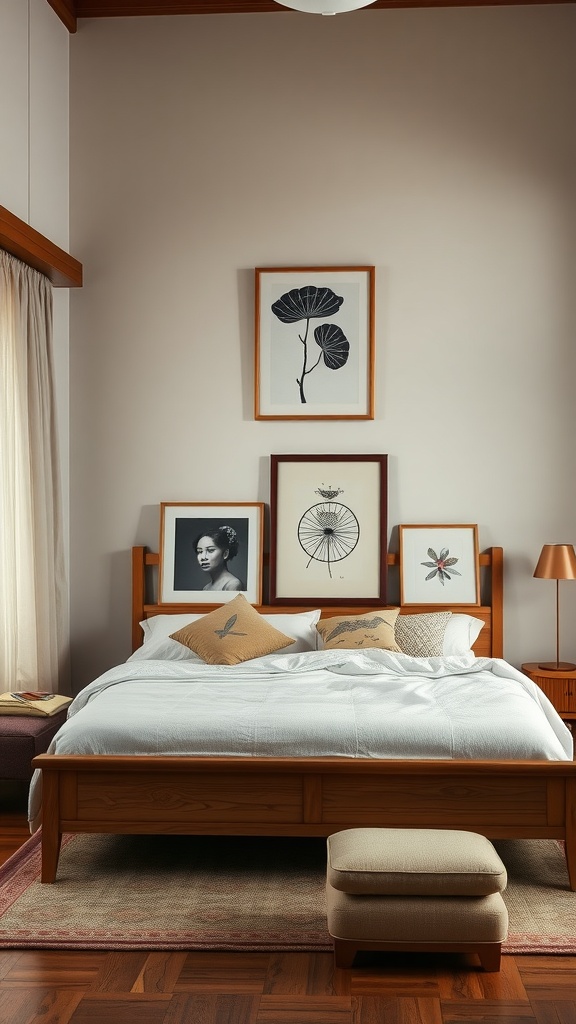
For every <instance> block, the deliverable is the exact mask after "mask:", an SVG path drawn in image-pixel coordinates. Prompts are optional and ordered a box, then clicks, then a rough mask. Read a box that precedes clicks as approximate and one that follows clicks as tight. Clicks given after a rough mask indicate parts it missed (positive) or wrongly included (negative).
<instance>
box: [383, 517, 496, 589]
mask: <svg viewBox="0 0 576 1024" xmlns="http://www.w3.org/2000/svg"><path fill="white" fill-rule="evenodd" d="M398 531H399V537H400V601H401V603H402V604H403V605H409V604H438V605H458V604H462V605H479V604H480V563H479V550H478V527H477V526H476V525H470V526H468V525H457V526H442V525H436V524H435V525H432V526H416V525H414V526H413V525H403V526H399V527H398Z"/></svg>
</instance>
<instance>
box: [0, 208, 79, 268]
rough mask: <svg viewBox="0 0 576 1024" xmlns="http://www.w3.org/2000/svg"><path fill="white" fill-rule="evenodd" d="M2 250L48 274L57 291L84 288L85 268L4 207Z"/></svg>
mask: <svg viewBox="0 0 576 1024" xmlns="http://www.w3.org/2000/svg"><path fill="white" fill-rule="evenodd" d="M0 249H5V250H6V252H9V253H11V255H12V256H16V257H17V258H18V259H19V260H22V262H23V263H26V264H27V265H28V266H29V267H34V270H39V271H40V273H41V274H45V275H46V277H47V278H48V279H49V280H50V281H51V282H52V284H53V285H54V287H55V288H81V287H82V264H81V263H79V262H78V260H75V259H74V257H73V256H70V254H69V253H67V252H65V251H64V249H60V248H59V247H58V246H57V245H54V242H51V241H50V239H49V238H46V237H45V236H44V235H41V234H40V232H39V231H35V230H34V228H31V227H30V225H29V224H27V223H26V221H24V220H20V218H19V217H16V216H15V214H13V213H10V210H6V209H5V207H4V206H0Z"/></svg>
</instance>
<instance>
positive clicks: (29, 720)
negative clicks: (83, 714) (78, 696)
mask: <svg viewBox="0 0 576 1024" xmlns="http://www.w3.org/2000/svg"><path fill="white" fill-rule="evenodd" d="M67 711H68V708H67V707H65V708H62V710H61V711H57V712H56V714H54V715H46V716H43V717H42V718H34V717H33V716H32V715H0V779H17V780H24V781H29V780H30V779H31V777H32V758H33V757H36V754H45V753H46V751H47V749H48V746H49V744H50V741H51V740H52V738H53V736H55V735H56V733H57V732H58V729H59V728H60V726H61V725H63V724H64V722H65V721H66V714H67Z"/></svg>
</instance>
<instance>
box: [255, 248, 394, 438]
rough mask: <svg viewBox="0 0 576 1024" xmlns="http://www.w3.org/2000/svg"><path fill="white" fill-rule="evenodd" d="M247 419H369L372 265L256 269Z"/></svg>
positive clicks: (371, 409)
mask: <svg viewBox="0 0 576 1024" xmlns="http://www.w3.org/2000/svg"><path fill="white" fill-rule="evenodd" d="M255 284H256V301H255V311H256V345H255V382H254V396H255V409H254V418H255V419H257V420H295V419H301V420H330V419H334V420H372V419H374V267H270V268H257V269H256V271H255Z"/></svg>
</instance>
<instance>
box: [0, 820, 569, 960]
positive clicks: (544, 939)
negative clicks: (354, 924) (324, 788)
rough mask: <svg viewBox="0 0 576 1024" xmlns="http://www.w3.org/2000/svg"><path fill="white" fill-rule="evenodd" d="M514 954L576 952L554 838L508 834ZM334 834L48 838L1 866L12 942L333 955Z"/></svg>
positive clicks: (4, 921) (0, 917) (0, 918)
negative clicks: (329, 911)
mask: <svg viewBox="0 0 576 1024" xmlns="http://www.w3.org/2000/svg"><path fill="white" fill-rule="evenodd" d="M494 845H495V846H496V847H497V849H498V852H499V853H500V856H501V857H502V859H503V860H504V862H505V864H506V867H507V869H508V874H509V881H508V888H507V891H506V892H505V894H504V897H505V900H506V904H507V906H508V911H509V914H510V933H509V938H508V941H507V942H506V944H505V946H504V951H505V952H509V953H576V893H573V892H571V891H570V890H569V888H568V876H567V872H566V866H565V862H564V855H563V851H562V849H561V847H560V846H559V844H558V843H556V842H554V841H552V840H498V841H496V842H495V844H494ZM325 865H326V843H325V840H323V839H279V838H251V837H243V836H241V837H211V836H102V835H95V836H90V835H82V836H66V837H65V838H64V843H63V849H62V853H61V857H60V865H59V868H58V879H57V882H56V883H55V884H54V885H42V884H41V883H40V882H39V881H38V878H39V874H40V849H39V842H38V835H36V836H34V837H33V838H32V839H30V840H29V841H28V842H27V843H26V844H25V846H24V847H22V849H21V850H19V851H18V852H17V853H16V854H15V855H14V856H13V857H12V858H11V860H10V861H8V862H7V864H5V865H4V866H3V867H2V868H0V948H4V949H6V948H46V949H157V950H160V949H175V950H176V949H189V950H193V949H224V950H329V949H331V944H330V939H329V936H328V934H327V931H326V921H325V910H324V881H325V870H326V868H325Z"/></svg>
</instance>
